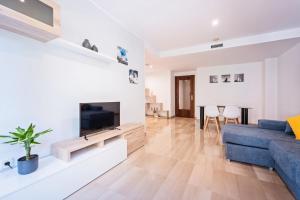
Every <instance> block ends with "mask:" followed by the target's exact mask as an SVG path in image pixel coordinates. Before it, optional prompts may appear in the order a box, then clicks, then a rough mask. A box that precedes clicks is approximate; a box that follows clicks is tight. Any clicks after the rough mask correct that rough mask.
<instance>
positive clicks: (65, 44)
mask: <svg viewBox="0 0 300 200" xmlns="http://www.w3.org/2000/svg"><path fill="white" fill-rule="evenodd" d="M47 44H49V45H51V46H56V47H60V48H63V49H67V50H69V51H71V52H73V53H76V54H79V55H82V56H85V57H88V58H91V59H95V60H98V61H101V62H105V63H113V62H117V60H116V59H115V58H112V57H110V56H107V55H103V54H101V53H99V52H95V51H92V50H89V49H86V48H84V47H82V46H80V45H78V44H75V43H72V42H69V41H67V40H64V39H61V38H59V39H55V40H52V41H50V42H48V43H47Z"/></svg>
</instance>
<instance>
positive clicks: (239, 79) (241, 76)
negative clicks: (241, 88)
mask: <svg viewBox="0 0 300 200" xmlns="http://www.w3.org/2000/svg"><path fill="white" fill-rule="evenodd" d="M244 81H245V75H244V74H235V75H234V82H236V83H241V82H244Z"/></svg>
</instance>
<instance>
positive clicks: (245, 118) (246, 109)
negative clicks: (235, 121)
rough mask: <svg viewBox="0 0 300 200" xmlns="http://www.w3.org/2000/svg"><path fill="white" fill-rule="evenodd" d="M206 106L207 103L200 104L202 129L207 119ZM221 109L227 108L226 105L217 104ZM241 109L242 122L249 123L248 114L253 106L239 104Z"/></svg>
mask: <svg viewBox="0 0 300 200" xmlns="http://www.w3.org/2000/svg"><path fill="white" fill-rule="evenodd" d="M205 106H206V105H199V106H198V107H199V108H200V129H203V127H204V119H205V116H204V115H205ZM217 107H218V109H219V111H220V110H221V109H225V107H226V106H225V105H217ZM238 107H239V108H240V109H241V124H245V125H247V124H248V117H249V116H248V115H249V109H252V108H251V107H248V106H238Z"/></svg>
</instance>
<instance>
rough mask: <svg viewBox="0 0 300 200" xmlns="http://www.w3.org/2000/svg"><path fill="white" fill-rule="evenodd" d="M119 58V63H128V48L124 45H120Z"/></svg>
mask: <svg viewBox="0 0 300 200" xmlns="http://www.w3.org/2000/svg"><path fill="white" fill-rule="evenodd" d="M117 59H118V62H119V63H122V64H124V65H128V58H127V50H126V49H124V48H122V47H118V56H117Z"/></svg>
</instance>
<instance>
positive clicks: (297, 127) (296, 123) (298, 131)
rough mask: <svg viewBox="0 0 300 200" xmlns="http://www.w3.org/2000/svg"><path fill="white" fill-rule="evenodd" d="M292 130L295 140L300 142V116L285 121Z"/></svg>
mask: <svg viewBox="0 0 300 200" xmlns="http://www.w3.org/2000/svg"><path fill="white" fill-rule="evenodd" d="M287 121H288V122H289V124H290V126H291V128H292V129H293V132H294V134H295V136H296V140H300V115H298V116H295V117H290V118H288V120H287Z"/></svg>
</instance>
